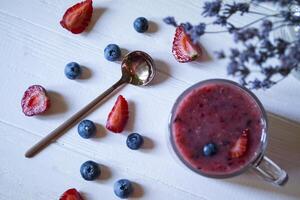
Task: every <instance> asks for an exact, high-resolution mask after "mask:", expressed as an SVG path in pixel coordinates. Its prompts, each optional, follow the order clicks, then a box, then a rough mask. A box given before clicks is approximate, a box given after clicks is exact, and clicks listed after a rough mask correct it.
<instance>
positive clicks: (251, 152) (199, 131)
mask: <svg viewBox="0 0 300 200" xmlns="http://www.w3.org/2000/svg"><path fill="white" fill-rule="evenodd" d="M262 119H263V114H262V111H261V109H260V107H259V105H258V104H257V103H256V101H255V99H254V98H253V97H252V96H250V95H249V94H248V93H247V92H246V91H244V90H243V89H241V88H240V87H238V86H236V85H233V84H230V83H227V82H220V81H215V82H208V83H205V84H204V85H200V86H199V87H198V88H195V89H193V90H191V91H190V92H189V93H188V94H186V95H185V96H184V97H183V99H182V100H181V101H180V102H179V104H178V106H177V108H176V110H175V114H174V117H173V119H172V120H173V121H172V134H173V135H172V137H173V144H174V145H175V148H176V150H177V153H178V154H179V156H180V157H181V159H183V160H184V162H186V163H187V164H188V165H189V166H190V167H192V168H193V169H195V170H196V171H199V172H200V173H201V172H202V173H204V174H208V175H226V174H232V173H234V172H237V171H239V170H240V169H241V168H243V167H245V166H246V165H248V164H249V162H251V161H252V160H253V159H254V158H255V157H256V155H257V152H259V149H260V145H261V137H262V133H263V129H264V123H263V120H262ZM247 129H249V131H248V130H247ZM245 130H247V146H246V151H245V152H244V153H243V155H242V156H240V157H237V158H232V156H231V155H230V150H231V149H232V147H233V146H234V144H235V143H236V141H237V140H238V139H239V137H240V136H241V134H242V133H243V131H245ZM208 143H214V144H215V145H216V147H217V153H216V154H214V155H212V156H204V155H203V147H204V145H206V144H208Z"/></svg>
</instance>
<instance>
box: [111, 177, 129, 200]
mask: <svg viewBox="0 0 300 200" xmlns="http://www.w3.org/2000/svg"><path fill="white" fill-rule="evenodd" d="M132 192H133V187H132V183H131V182H130V181H129V180H127V179H120V180H118V181H117V182H115V184H114V193H115V194H116V195H117V196H118V197H120V198H122V199H125V198H128V197H129V196H130V194H131V193H132Z"/></svg>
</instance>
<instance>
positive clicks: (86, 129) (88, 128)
mask: <svg viewBox="0 0 300 200" xmlns="http://www.w3.org/2000/svg"><path fill="white" fill-rule="evenodd" d="M77 130H78V133H79V135H80V136H81V137H83V138H85V139H88V138H90V137H92V136H93V135H94V134H95V133H96V126H95V124H94V122H92V121H90V120H87V119H86V120H83V121H81V122H80V123H79V125H78V127H77Z"/></svg>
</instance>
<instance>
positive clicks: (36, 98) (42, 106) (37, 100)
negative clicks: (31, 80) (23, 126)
mask: <svg viewBox="0 0 300 200" xmlns="http://www.w3.org/2000/svg"><path fill="white" fill-rule="evenodd" d="M21 106H22V110H23V113H24V114H25V115H26V116H34V115H38V114H41V113H43V112H45V111H46V110H47V109H48V108H49V107H50V99H49V97H48V96H47V91H46V90H45V88H43V87H42V86H40V85H32V86H30V87H29V88H28V89H27V90H26V91H25V92H24V95H23V98H22V101H21Z"/></svg>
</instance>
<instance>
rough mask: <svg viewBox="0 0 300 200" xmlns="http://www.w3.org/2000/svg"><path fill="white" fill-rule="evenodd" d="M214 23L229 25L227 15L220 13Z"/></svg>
mask: <svg viewBox="0 0 300 200" xmlns="http://www.w3.org/2000/svg"><path fill="white" fill-rule="evenodd" d="M213 23H214V24H218V25H221V26H226V25H227V17H225V16H222V15H221V16H220V15H218V16H217V19H216V20H215V21H214V22H213Z"/></svg>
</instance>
